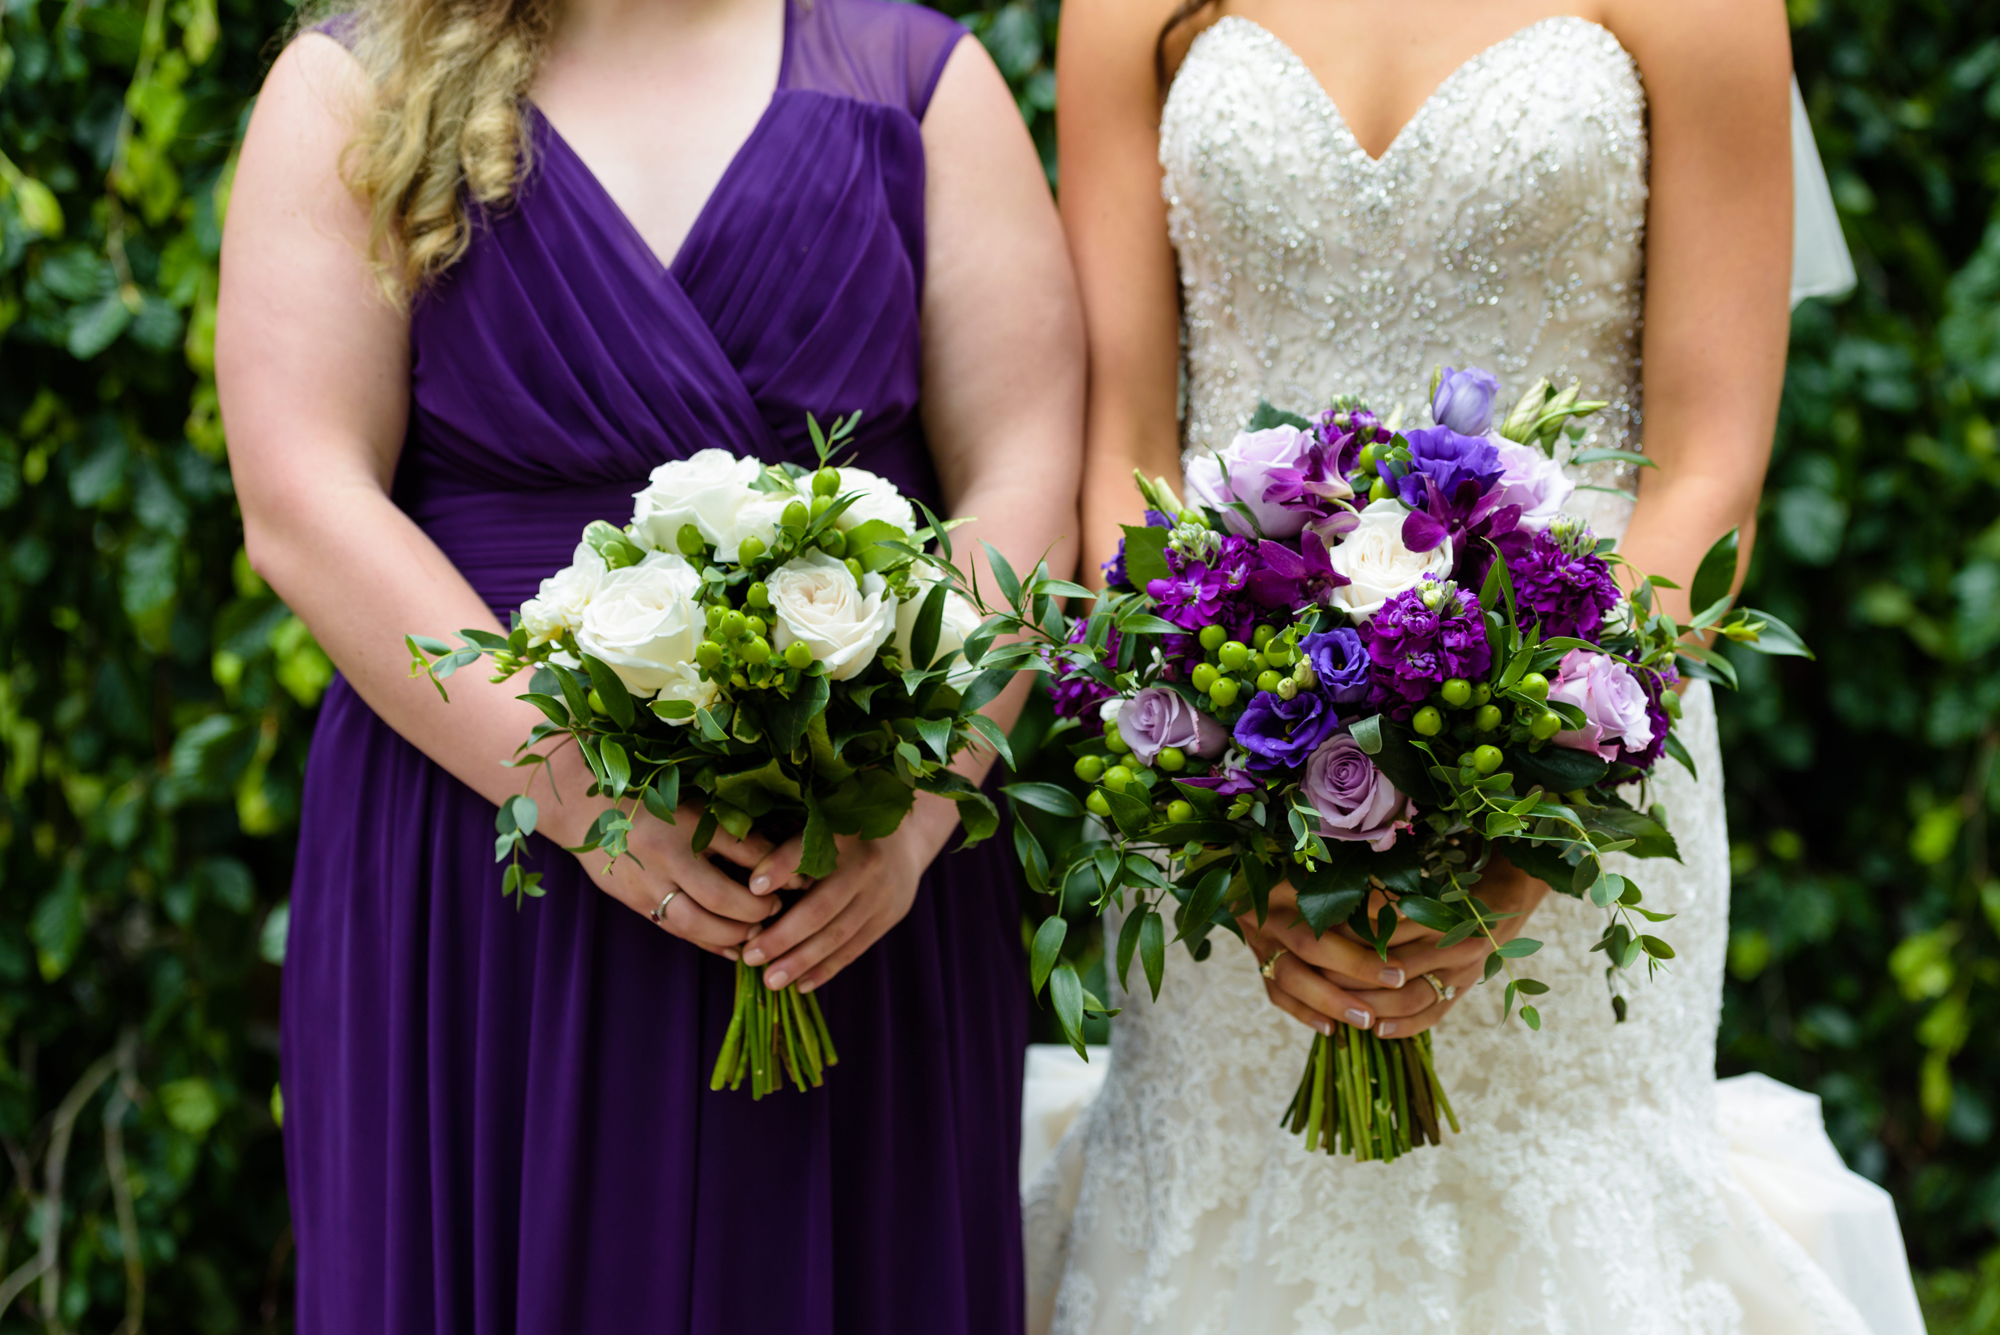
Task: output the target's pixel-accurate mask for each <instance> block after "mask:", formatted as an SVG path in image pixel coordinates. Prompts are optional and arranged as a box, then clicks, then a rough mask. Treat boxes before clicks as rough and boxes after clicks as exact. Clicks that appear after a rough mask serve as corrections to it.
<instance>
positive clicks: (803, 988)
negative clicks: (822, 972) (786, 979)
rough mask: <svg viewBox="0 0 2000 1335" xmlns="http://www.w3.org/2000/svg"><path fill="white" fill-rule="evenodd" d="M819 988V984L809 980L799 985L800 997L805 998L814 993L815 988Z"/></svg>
mask: <svg viewBox="0 0 2000 1335" xmlns="http://www.w3.org/2000/svg"><path fill="white" fill-rule="evenodd" d="M818 986H819V984H818V983H815V982H813V981H812V980H811V979H807V980H806V981H805V982H803V983H800V984H799V995H800V996H804V995H805V994H806V993H808V992H810V991H812V990H813V989H814V988H816V987H818Z"/></svg>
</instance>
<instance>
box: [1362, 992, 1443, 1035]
mask: <svg viewBox="0 0 2000 1335" xmlns="http://www.w3.org/2000/svg"><path fill="white" fill-rule="evenodd" d="M1419 986H1422V985H1421V984H1419ZM1424 990H1425V991H1426V992H1430V988H1429V987H1428V986H1425V987H1424ZM1457 1004H1458V1002H1457V1000H1456V999H1455V998H1454V999H1453V1000H1451V1001H1440V1000H1438V999H1437V994H1436V993H1435V992H1431V1004H1430V1005H1428V1006H1426V1007H1424V1008H1423V1009H1422V1010H1420V1011H1418V1012H1417V1013H1416V1014H1415V1015H1410V1016H1405V1017H1404V1018H1402V1019H1396V1020H1388V1019H1385V1020H1383V1021H1382V1022H1381V1023H1380V1024H1378V1025H1376V1026H1375V1033H1376V1036H1377V1037H1379V1038H1415V1037H1416V1036H1417V1035H1418V1034H1421V1033H1423V1032H1424V1030H1426V1029H1428V1028H1430V1027H1431V1026H1432V1025H1434V1024H1436V1023H1437V1022H1438V1021H1439V1020H1442V1019H1443V1018H1444V1017H1445V1013H1446V1012H1448V1011H1449V1010H1450V1009H1451V1008H1452V1007H1453V1006H1455V1005H1457Z"/></svg>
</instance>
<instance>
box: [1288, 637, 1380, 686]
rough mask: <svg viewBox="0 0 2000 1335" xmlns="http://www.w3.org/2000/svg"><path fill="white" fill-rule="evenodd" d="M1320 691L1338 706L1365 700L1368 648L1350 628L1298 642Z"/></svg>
mask: <svg viewBox="0 0 2000 1335" xmlns="http://www.w3.org/2000/svg"><path fill="white" fill-rule="evenodd" d="M1299 648H1301V649H1303V650H1305V654H1306V661H1307V662H1309V663H1311V664H1312V668H1313V672H1314V673H1315V674H1316V675H1317V676H1318V677H1319V688H1320V689H1321V690H1322V691H1325V692H1326V693H1327V695H1328V696H1329V697H1331V698H1332V699H1334V700H1336V701H1338V702H1339V703H1341V704H1352V703H1354V702H1355V701H1356V700H1365V699H1367V698H1368V662H1369V659H1368V646H1367V644H1365V643H1364V642H1363V641H1362V639H1361V632H1360V631H1358V630H1355V629H1354V628H1353V627H1351V626H1340V627H1338V628H1336V629H1334V630H1323V631H1320V632H1318V633H1317V634H1313V635H1308V636H1306V637H1305V638H1304V639H1303V640H1300V641H1299Z"/></svg>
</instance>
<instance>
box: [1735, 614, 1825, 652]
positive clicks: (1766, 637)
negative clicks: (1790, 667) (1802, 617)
mask: <svg viewBox="0 0 2000 1335" xmlns="http://www.w3.org/2000/svg"><path fill="white" fill-rule="evenodd" d="M1742 615H1743V616H1744V617H1745V618H1747V619H1748V620H1750V621H1761V622H1763V623H1764V628H1763V629H1762V630H1760V631H1758V632H1757V638H1756V639H1754V640H1737V641H1734V643H1737V644H1741V645H1742V646H1743V647H1744V648H1745V649H1750V650H1754V651H1755V652H1757V653H1760V654H1774V655H1785V656H1788V657H1794V658H1811V657H1813V651H1812V650H1811V649H1809V648H1807V647H1806V642H1805V641H1804V640H1803V639H1801V638H1800V637H1799V633H1798V632H1797V631H1795V630H1793V629H1792V628H1791V627H1790V626H1788V625H1786V624H1785V623H1784V622H1782V621H1780V620H1778V618H1776V617H1774V616H1772V615H1771V614H1770V613H1769V612H1760V611H1758V610H1757V609H1756V608H1754V607H1746V608H1744V609H1742Z"/></svg>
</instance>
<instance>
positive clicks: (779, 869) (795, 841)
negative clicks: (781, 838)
mask: <svg viewBox="0 0 2000 1335" xmlns="http://www.w3.org/2000/svg"><path fill="white" fill-rule="evenodd" d="M805 854H806V841H805V839H804V837H803V836H800V835H793V836H792V837H791V838H790V839H787V840H785V842H784V843H782V844H780V845H779V846H778V847H776V848H774V849H772V850H771V851H769V852H768V853H766V854H765V855H764V857H763V858H762V859H761V860H759V861H758V863H757V865H756V867H755V868H754V869H753V870H752V871H751V873H750V893H751V894H753V895H768V894H773V893H775V892H777V891H779V890H803V889H805V888H806V885H807V880H806V878H805V877H803V876H801V875H799V860H800V859H801V858H803V857H804V856H805Z"/></svg>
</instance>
